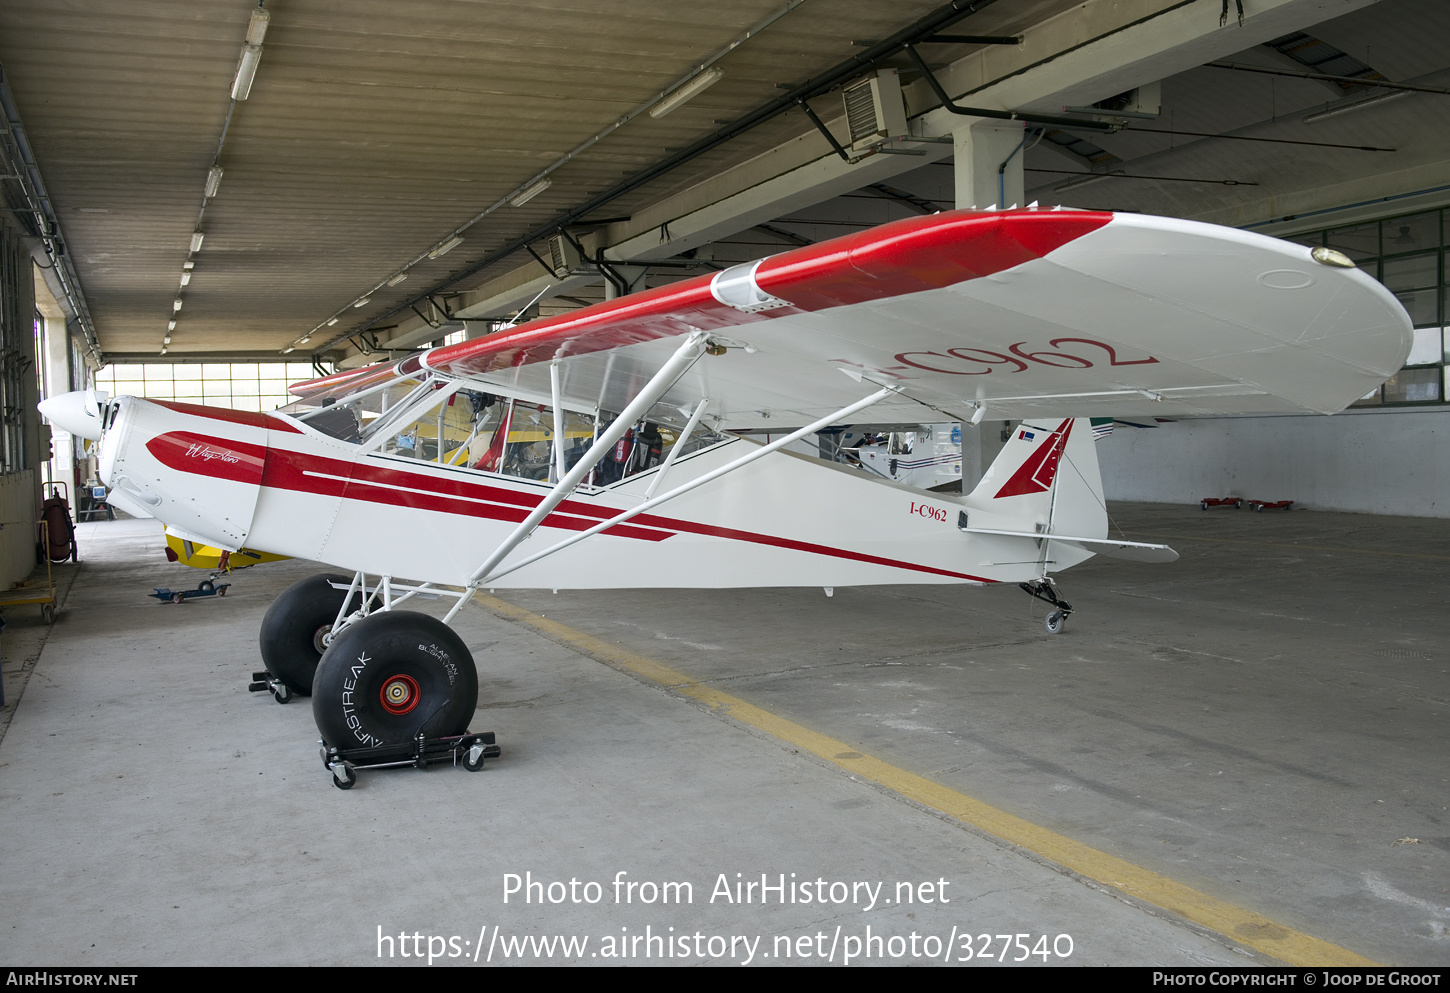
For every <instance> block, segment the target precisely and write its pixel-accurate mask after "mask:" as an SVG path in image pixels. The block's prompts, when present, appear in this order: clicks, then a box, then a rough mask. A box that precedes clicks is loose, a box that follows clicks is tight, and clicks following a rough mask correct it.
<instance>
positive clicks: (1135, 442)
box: [1098, 407, 1450, 517]
mask: <svg viewBox="0 0 1450 993" xmlns="http://www.w3.org/2000/svg"><path fill="white" fill-rule="evenodd" d="M1098 459H1099V461H1100V463H1101V465H1102V471H1103V489H1104V493H1105V495H1106V496H1107V498H1108V499H1109V500H1141V501H1150V502H1157V503H1197V502H1198V501H1199V500H1201V499H1202V498H1204V497H1212V496H1217V497H1222V496H1241V497H1244V498H1245V499H1250V498H1251V499H1257V500H1293V501H1294V502H1295V508H1296V509H1298V508H1299V507H1301V506H1302V507H1303V508H1305V509H1309V510H1341V511H1351V512H1355V513H1365V514H1394V515H1399V516H1411V517H1450V409H1446V408H1445V407H1426V408H1420V409H1409V410H1405V409H1401V410H1347V411H1344V412H1343V413H1340V414H1336V415H1334V416H1333V417H1323V416H1317V415H1306V416H1302V417H1301V416H1275V417H1228V418H1202V419H1185V420H1180V421H1176V422H1173V423H1168V424H1163V425H1161V426H1160V427H1157V428H1152V429H1138V428H1132V427H1126V426H1123V425H1121V424H1120V425H1118V426H1117V427H1116V429H1115V430H1114V431H1113V433H1112V434H1111V435H1109V436H1108V437H1107V438H1104V439H1103V440H1102V441H1101V442H1099V444H1098Z"/></svg>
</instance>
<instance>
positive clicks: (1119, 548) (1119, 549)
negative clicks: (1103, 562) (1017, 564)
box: [960, 528, 1178, 562]
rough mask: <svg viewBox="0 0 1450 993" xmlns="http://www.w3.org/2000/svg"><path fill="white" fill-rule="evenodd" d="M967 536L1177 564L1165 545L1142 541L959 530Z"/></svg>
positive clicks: (1030, 532) (985, 529) (1171, 552)
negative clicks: (994, 536)
mask: <svg viewBox="0 0 1450 993" xmlns="http://www.w3.org/2000/svg"><path fill="white" fill-rule="evenodd" d="M960 530H962V531H965V532H967V533H968V534H999V535H1006V536H1007V537H1009V538H1039V539H1040V538H1049V539H1051V540H1052V541H1060V542H1062V543H1063V544H1064V545H1075V546H1077V547H1078V548H1081V549H1083V550H1084V551H1087V552H1092V553H1094V554H1095V555H1106V556H1107V557H1108V558H1110V559H1127V560H1128V561H1130V562H1177V561H1178V553H1177V552H1175V551H1174V550H1173V549H1171V548H1169V547H1168V546H1167V545H1153V544H1149V543H1148V542H1143V541H1122V540H1120V539H1117V538H1078V537H1074V536H1072V535H1066V534H1039V533H1037V532H1036V531H999V530H997V529H996V528H961V529H960Z"/></svg>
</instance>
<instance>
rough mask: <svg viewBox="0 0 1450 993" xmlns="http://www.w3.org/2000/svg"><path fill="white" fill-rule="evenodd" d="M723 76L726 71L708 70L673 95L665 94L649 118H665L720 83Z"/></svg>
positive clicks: (651, 109)
mask: <svg viewBox="0 0 1450 993" xmlns="http://www.w3.org/2000/svg"><path fill="white" fill-rule="evenodd" d="M723 75H725V70H724V69H719V68H711V69H706V70H705V71H704V72H702V73H700V75H698V76H696V77H695V78H694V79H692V80H690V81H689V82H688V83H686V84H685V85H684V86H681V87H680V88H679V89H677V90H675V91H674V92H673V93H667V94H665V96H664V98H663V99H661V100H660V102H659V103H657V104H655V105H654V106H653V107H651V108H650V109H649V116H650V117H653V118H657V119H658V118H661V117H664V116H665V115H666V114H668V113H669V112H670V111H672V110H675V109H676V108H677V107H679V106H680V105H681V104H683V103H686V102H688V101H690V100H692V99H694V97H695V96H696V95H698V94H700V93H703V92H704V91H705V90H707V89H709V88H710V87H712V86H714V85H715V84H716V83H718V82H720V77H721V76H723Z"/></svg>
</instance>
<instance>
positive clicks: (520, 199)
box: [509, 176, 554, 207]
mask: <svg viewBox="0 0 1450 993" xmlns="http://www.w3.org/2000/svg"><path fill="white" fill-rule="evenodd" d="M553 185H554V181H553V180H552V179H550V178H549V177H548V176H545V177H544V178H543V179H541V180H539V181H538V182H537V183H534V184H533V185H532V186H526V187H524V188H523V189H522V190H519V192H518V193H517V194H515V195H514V196H513V197H512V198H511V199H510V200H509V203H511V204H513V205H514V206H515V207H522V206H523V205H524V204H526V203H528V202H529V201H530V200H532V199H533V198H534V197H536V196H538V195H539V194H540V193H543V192H544V191H545V190H547V189H548V188H549V187H551V186H553Z"/></svg>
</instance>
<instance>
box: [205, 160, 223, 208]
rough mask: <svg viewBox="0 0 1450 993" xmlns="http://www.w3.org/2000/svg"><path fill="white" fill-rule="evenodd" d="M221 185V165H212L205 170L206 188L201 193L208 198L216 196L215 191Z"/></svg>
mask: <svg viewBox="0 0 1450 993" xmlns="http://www.w3.org/2000/svg"><path fill="white" fill-rule="evenodd" d="M221 185H222V167H221V166H219V165H214V166H212V167H211V168H210V169H208V170H207V171H206V189H204V190H203V191H202V195H203V196H205V197H206V198H207V199H208V200H210V199H211V198H212V197H214V196H216V191H217V190H218V189H220V188H221Z"/></svg>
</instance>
